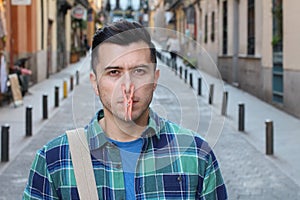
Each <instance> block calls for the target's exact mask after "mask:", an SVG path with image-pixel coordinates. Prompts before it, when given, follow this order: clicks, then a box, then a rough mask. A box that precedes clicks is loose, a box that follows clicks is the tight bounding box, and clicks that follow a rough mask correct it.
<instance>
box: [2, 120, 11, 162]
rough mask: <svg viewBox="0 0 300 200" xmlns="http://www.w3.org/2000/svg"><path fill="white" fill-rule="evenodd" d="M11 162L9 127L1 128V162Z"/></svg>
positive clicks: (6, 125) (5, 125)
mask: <svg viewBox="0 0 300 200" xmlns="http://www.w3.org/2000/svg"><path fill="white" fill-rule="evenodd" d="M8 161H9V125H8V124H4V125H2V127H1V162H8Z"/></svg>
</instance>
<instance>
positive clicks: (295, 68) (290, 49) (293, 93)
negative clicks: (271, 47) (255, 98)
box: [283, 1, 300, 117]
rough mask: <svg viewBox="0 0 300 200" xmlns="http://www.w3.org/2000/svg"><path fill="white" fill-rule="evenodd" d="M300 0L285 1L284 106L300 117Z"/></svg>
mask: <svg viewBox="0 0 300 200" xmlns="http://www.w3.org/2000/svg"><path fill="white" fill-rule="evenodd" d="M299 7H300V1H283V26H284V27H283V28H284V29H283V30H284V33H283V37H284V38H283V42H284V43H283V67H284V76H283V77H284V78H283V79H284V82H283V86H284V97H283V98H284V100H283V101H284V108H285V109H286V110H287V111H288V112H290V113H293V114H294V115H296V116H298V117H300V107H299V99H300V87H299V85H300V78H299V77H300V66H299V63H300V56H299V52H300V37H299V32H300V27H299V26H297V25H296V24H298V22H297V20H299V19H298V18H299Z"/></svg>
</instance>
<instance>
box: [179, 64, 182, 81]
mask: <svg viewBox="0 0 300 200" xmlns="http://www.w3.org/2000/svg"><path fill="white" fill-rule="evenodd" d="M179 77H180V79H182V67H181V66H180V67H179Z"/></svg>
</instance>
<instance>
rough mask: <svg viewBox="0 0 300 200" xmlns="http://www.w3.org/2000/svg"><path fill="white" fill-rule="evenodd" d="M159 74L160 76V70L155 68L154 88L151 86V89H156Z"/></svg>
mask: <svg viewBox="0 0 300 200" xmlns="http://www.w3.org/2000/svg"><path fill="white" fill-rule="evenodd" d="M159 76H160V70H159V69H157V70H155V74H154V88H153V91H154V90H155V89H156V86H157V82H158V79H159Z"/></svg>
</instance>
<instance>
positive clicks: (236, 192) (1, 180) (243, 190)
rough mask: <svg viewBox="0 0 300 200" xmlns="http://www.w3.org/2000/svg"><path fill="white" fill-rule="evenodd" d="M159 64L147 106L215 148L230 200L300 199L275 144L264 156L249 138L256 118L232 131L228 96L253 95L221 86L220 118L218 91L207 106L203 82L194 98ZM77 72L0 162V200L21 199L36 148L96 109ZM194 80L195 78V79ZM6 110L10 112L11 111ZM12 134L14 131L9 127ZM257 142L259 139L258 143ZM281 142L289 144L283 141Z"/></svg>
mask: <svg viewBox="0 0 300 200" xmlns="http://www.w3.org/2000/svg"><path fill="white" fill-rule="evenodd" d="M87 66H88V65H87ZM159 68H160V69H161V79H160V81H159V85H158V88H157V91H156V92H155V95H154V99H153V102H152V105H151V106H152V107H153V108H154V109H155V110H156V111H157V112H159V113H160V114H161V115H162V116H165V117H167V118H169V119H171V120H173V121H175V122H177V123H179V124H181V125H183V126H186V127H188V128H191V129H193V130H196V131H198V132H200V133H201V134H202V135H203V137H205V138H206V139H207V140H208V141H209V142H210V144H212V146H214V151H215V153H216V155H217V157H218V159H219V163H220V166H221V170H222V172H223V176H224V180H225V182H226V185H227V189H228V193H229V197H230V199H267V200H268V199H270V200H271V199H284V198H286V199H300V193H299V191H300V190H299V189H300V188H299V185H297V184H296V183H295V181H294V180H292V179H291V178H290V177H289V176H288V175H286V171H287V169H285V168H282V167H280V166H281V165H280V164H278V163H280V162H283V160H281V159H280V158H281V157H279V156H280V154H279V153H277V152H278V151H279V150H280V148H275V156H273V157H269V156H266V155H264V150H262V149H260V148H258V147H257V146H255V145H254V144H253V142H251V136H252V135H255V134H254V133H253V128H252V129H251V123H250V122H251V120H253V119H252V118H254V117H256V116H253V115H250V116H248V115H247V116H246V119H247V120H246V122H247V123H246V131H247V130H251V132H250V131H248V132H246V133H241V132H238V131H237V128H236V126H235V124H236V123H235V121H236V118H235V117H234V116H235V113H236V112H235V110H234V109H233V108H231V107H235V106H236V105H231V104H233V103H232V102H233V99H231V98H233V93H234V95H237V96H238V97H239V98H240V99H243V98H246V99H250V100H252V101H253V102H252V104H253V105H256V104H259V103H258V102H257V101H259V100H258V99H255V98H254V99H253V97H249V96H250V95H248V94H245V93H243V92H242V91H239V90H235V88H230V86H227V85H225V87H226V88H229V89H231V90H230V96H229V99H230V101H229V107H228V116H227V117H222V116H221V115H220V112H219V104H218V102H219V101H218V99H219V96H218V95H216V96H215V99H216V100H215V103H214V104H213V105H208V104H207V87H206V86H204V87H203V96H201V97H199V96H197V94H196V91H195V90H193V89H191V88H190V87H189V85H188V84H184V81H183V80H181V79H180V78H179V77H178V76H175V75H173V74H174V72H172V71H171V70H170V69H169V68H168V67H166V66H165V65H164V64H163V63H160V64H159ZM189 71H190V72H192V71H193V70H189ZM193 73H195V74H197V73H198V72H196V71H193ZM81 74H82V76H81V77H82V78H81V81H80V85H79V86H76V87H75V89H74V91H73V92H72V93H71V95H70V97H69V98H67V99H66V100H64V101H62V102H63V103H62V104H61V106H60V107H59V108H58V109H54V108H53V109H52V111H51V116H50V117H49V119H48V120H44V121H42V123H41V124H39V123H38V121H40V122H41V120H39V119H38V117H37V122H36V124H35V126H37V125H38V124H39V126H40V127H39V128H35V132H34V135H33V136H32V137H30V138H24V137H22V139H20V142H16V145H11V148H15V149H16V150H14V151H15V152H18V153H16V155H15V156H11V160H10V162H8V163H6V164H3V163H2V164H1V165H0V200H6V199H7V200H8V199H21V196H22V191H23V189H24V187H25V184H26V181H27V177H28V173H29V168H30V165H31V162H32V160H33V157H34V154H35V152H36V151H37V150H38V149H39V148H41V147H42V145H43V144H45V143H46V142H47V141H49V140H50V139H51V138H54V137H56V136H58V135H60V134H62V133H63V132H64V131H65V130H66V129H71V128H74V127H82V126H83V125H84V124H86V123H88V122H89V120H90V118H91V116H93V115H94V112H95V111H96V110H97V109H98V108H99V106H100V103H99V101H98V99H97V98H96V97H95V95H94V94H93V91H92V88H91V86H90V84H89V80H88V73H87V72H86V71H85V72H84V73H81ZM202 75H203V74H202ZM57 76H58V77H60V78H68V77H69V74H68V73H65V74H64V73H59V74H57ZM207 79H208V78H207ZM59 81H61V79H59ZM194 83H196V82H195V81H194ZM35 87H40V88H39V91H41V94H42V91H44V92H45V91H48V90H49V88H52V87H53V85H49V84H43V83H41V84H37V86H35ZM30 90H31V91H33V90H32V89H30ZM251 98H252V99H251ZM50 99H51V98H50ZM263 105H264V104H263ZM11 109H12V108H11ZM232 109H233V110H232ZM261 109H262V110H261V111H262V113H264V112H268V110H270V107H269V106H268V105H264V107H262V108H261ZM247 111H248V110H247ZM249 111H250V110H249ZM277 112H280V111H277ZM5 114H6V115H9V114H11V115H13V112H11V113H5ZM37 114H38V113H37ZM37 114H36V115H35V116H37ZM3 115H4V114H3V112H2V110H1V112H0V117H3V118H5V116H3ZM40 115H41V114H40ZM256 115H259V113H256ZM22 116H23V115H22ZM17 117H18V115H15V120H17V119H18V118H17ZM250 117H251V119H250ZM3 118H1V119H3ZM39 118H41V117H39ZM12 119H13V118H12ZM282 120H285V119H282ZM295 120H296V119H295ZM12 121H13V120H12ZM2 122H3V121H1V123H2ZM20 123H21V122H20ZM262 124H263V122H262ZM257 126H260V125H257ZM298 130H299V129H298ZM214 133H217V134H214ZM11 134H15V133H14V132H13V131H12V130H11ZM250 134H251V135H250ZM259 134H263V130H259ZM278 134H279V133H278ZM253 137H254V136H253ZM277 138H279V137H277V136H276V139H277ZM298 138H299V137H298ZM261 140H262V137H260V139H259V141H257V142H258V143H262V142H261ZM286 142H287V143H288V141H286ZM20 143H24V145H23V146H22V145H21V146H18V145H19V144H20ZM17 149H19V150H17ZM20 152H22V153H20ZM289 153H291V152H289ZM288 155H289V154H288ZM288 155H287V156H288ZM287 165H288V166H289V168H288V169H289V170H290V169H296V167H294V166H290V164H289V163H287ZM12 186H13V187H12Z"/></svg>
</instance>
